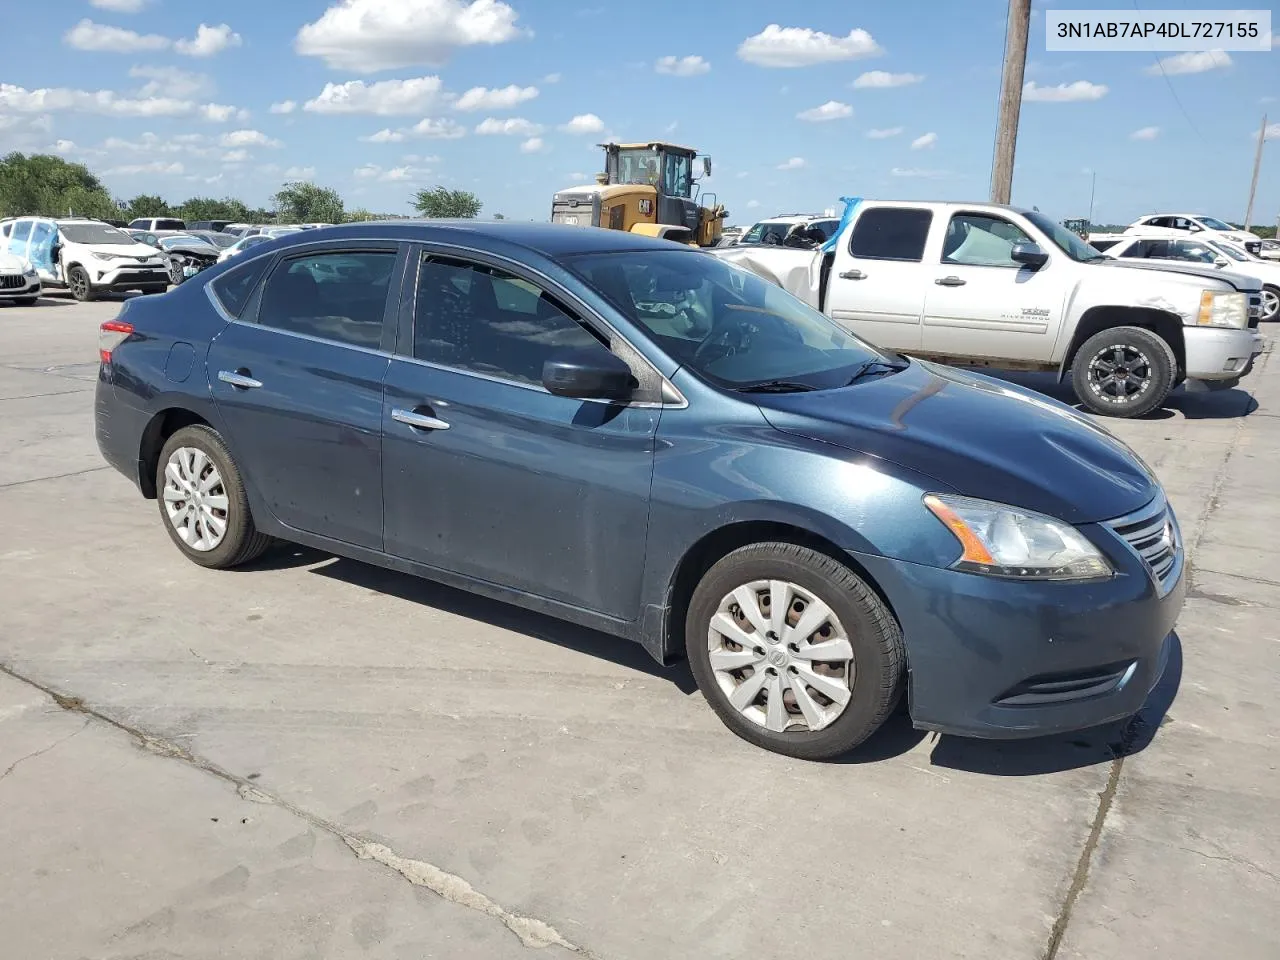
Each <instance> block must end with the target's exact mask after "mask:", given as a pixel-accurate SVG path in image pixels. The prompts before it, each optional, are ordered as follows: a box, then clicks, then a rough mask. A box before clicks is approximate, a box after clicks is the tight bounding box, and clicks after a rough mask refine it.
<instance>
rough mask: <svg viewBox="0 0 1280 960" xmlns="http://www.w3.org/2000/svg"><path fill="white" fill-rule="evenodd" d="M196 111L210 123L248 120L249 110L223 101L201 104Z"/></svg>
mask: <svg viewBox="0 0 1280 960" xmlns="http://www.w3.org/2000/svg"><path fill="white" fill-rule="evenodd" d="M197 112H198V113H199V114H200V116H201V117H203V118H204V119H205V120H208V121H209V122H210V123H226V122H227V121H228V120H242V121H243V120H248V119H249V111H248V110H242V109H240V108H239V107H229V106H227V105H226V104H224V103H205V104H202V105H201V106H200V107H199V108H198V110H197Z"/></svg>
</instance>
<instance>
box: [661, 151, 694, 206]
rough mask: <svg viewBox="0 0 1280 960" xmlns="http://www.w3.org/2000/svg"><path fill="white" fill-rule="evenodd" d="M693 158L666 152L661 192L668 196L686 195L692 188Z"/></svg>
mask: <svg viewBox="0 0 1280 960" xmlns="http://www.w3.org/2000/svg"><path fill="white" fill-rule="evenodd" d="M692 176H693V158H692V157H689V156H687V155H685V154H678V153H668V154H667V155H666V161H665V163H664V164H663V178H662V192H663V193H664V194H666V195H667V196H670V197H687V196H689V191H690V189H691V188H692V185H693V184H692Z"/></svg>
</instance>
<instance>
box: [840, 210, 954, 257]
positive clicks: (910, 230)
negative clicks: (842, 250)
mask: <svg viewBox="0 0 1280 960" xmlns="http://www.w3.org/2000/svg"><path fill="white" fill-rule="evenodd" d="M932 222H933V212H932V211H930V210H919V209H915V208H912V207H872V208H871V209H870V210H866V211H864V212H863V214H862V216H860V217H858V222H857V223H856V224H855V225H854V228H853V236H852V237H850V238H849V253H850V254H852V255H853V256H855V257H857V258H858V259H860V260H909V261H915V262H917V263H918V262H919V261H920V260H921V259H923V257H924V244H925V241H926V240H927V239H928V238H929V225H930V224H931V223H932Z"/></svg>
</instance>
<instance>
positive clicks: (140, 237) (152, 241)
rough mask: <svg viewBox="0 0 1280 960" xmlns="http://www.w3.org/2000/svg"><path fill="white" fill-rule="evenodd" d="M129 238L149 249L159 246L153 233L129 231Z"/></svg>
mask: <svg viewBox="0 0 1280 960" xmlns="http://www.w3.org/2000/svg"><path fill="white" fill-rule="evenodd" d="M129 236H131V237H133V239H135V240H137V241H138V242H139V243H145V244H146V245H147V246H149V247H158V246H160V241H159V240H158V239H157V238H156V235H155V234H154V233H141V232H137V231H132V230H131V231H130V232H129Z"/></svg>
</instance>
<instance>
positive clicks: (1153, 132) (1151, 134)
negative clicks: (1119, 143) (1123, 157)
mask: <svg viewBox="0 0 1280 960" xmlns="http://www.w3.org/2000/svg"><path fill="white" fill-rule="evenodd" d="M1158 136H1160V128H1159V127H1143V128H1142V129H1141V130H1135V131H1133V133H1131V134H1129V139H1130V140H1154V139H1155V138H1156V137H1158Z"/></svg>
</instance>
